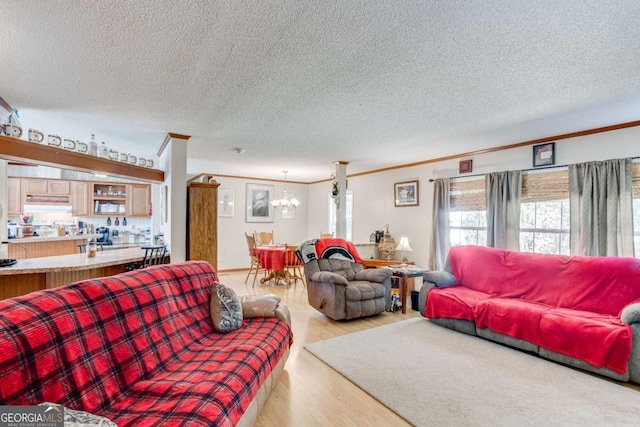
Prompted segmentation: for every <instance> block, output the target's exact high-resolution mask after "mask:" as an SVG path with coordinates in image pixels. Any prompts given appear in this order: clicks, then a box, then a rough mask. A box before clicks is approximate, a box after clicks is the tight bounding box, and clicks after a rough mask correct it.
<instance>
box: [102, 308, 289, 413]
mask: <svg viewBox="0 0 640 427" xmlns="http://www.w3.org/2000/svg"><path fill="white" fill-rule="evenodd" d="M290 343H291V341H290V328H289V327H288V326H287V325H286V324H285V323H284V322H281V321H280V320H278V319H276V318H275V317H265V318H261V317H258V318H252V319H247V320H245V322H244V326H243V327H242V328H239V329H235V330H233V331H231V332H227V333H225V334H220V333H211V334H207V335H205V336H202V337H200V339H199V340H198V341H197V342H192V343H190V344H188V345H186V346H185V347H184V348H183V349H181V350H180V351H178V352H176V354H175V355H174V357H172V358H171V359H170V360H168V361H167V362H166V363H165V364H164V365H163V366H161V367H158V369H156V370H155V371H154V372H153V373H151V375H149V377H148V378H146V379H144V380H141V381H137V382H135V383H133V384H132V385H131V386H130V387H129V388H127V389H126V390H122V391H121V393H120V394H119V396H118V397H117V398H116V399H114V400H113V401H110V402H104V403H105V404H106V405H107V407H106V408H104V409H103V410H102V411H100V413H101V414H103V415H105V416H106V417H108V418H110V419H112V420H117V421H118V424H119V425H129V426H152V425H158V426H165V425H167V426H178V425H181V426H234V425H236V424H237V423H238V420H240V418H241V417H242V415H243V414H244V413H245V411H246V409H247V408H248V407H249V404H250V403H251V401H252V400H253V399H254V398H255V396H256V395H257V393H258V389H259V388H260V385H262V384H263V383H264V381H265V379H266V378H267V376H268V375H269V374H270V373H271V372H272V371H273V369H274V368H275V367H276V365H277V364H278V361H279V360H280V359H282V357H284V356H285V355H286V353H287V351H288V349H289V345H290Z"/></svg>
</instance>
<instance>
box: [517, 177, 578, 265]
mask: <svg viewBox="0 0 640 427" xmlns="http://www.w3.org/2000/svg"><path fill="white" fill-rule="evenodd" d="M569 224H570V217H569V171H568V170H567V169H562V170H553V171H544V172H536V171H530V172H528V173H526V174H524V175H523V176H522V203H521V205H520V250H521V251H523V252H536V253H541V254H559V255H569V254H570V240H571V239H570V235H569Z"/></svg>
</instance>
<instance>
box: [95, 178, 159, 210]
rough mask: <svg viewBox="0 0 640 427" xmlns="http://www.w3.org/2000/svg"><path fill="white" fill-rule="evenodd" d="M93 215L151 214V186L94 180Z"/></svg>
mask: <svg viewBox="0 0 640 427" xmlns="http://www.w3.org/2000/svg"><path fill="white" fill-rule="evenodd" d="M91 186H92V190H90V192H91V193H92V195H91V198H92V202H91V204H92V206H93V209H92V213H91V215H92V216H109V215H111V216H113V215H114V214H121V215H123V216H124V215H126V216H133V217H135V216H145V217H148V216H149V205H150V203H151V186H150V185H149V184H126V183H115V182H92V183H91Z"/></svg>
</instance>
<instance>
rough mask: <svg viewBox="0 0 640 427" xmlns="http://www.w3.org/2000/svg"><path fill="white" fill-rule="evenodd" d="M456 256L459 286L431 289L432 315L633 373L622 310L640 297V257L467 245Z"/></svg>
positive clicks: (455, 251)
mask: <svg viewBox="0 0 640 427" xmlns="http://www.w3.org/2000/svg"><path fill="white" fill-rule="evenodd" d="M449 262H450V265H451V272H452V273H453V275H454V276H455V277H456V285H455V286H453V287H449V288H433V289H431V290H430V291H429V297H428V299H427V307H426V317H431V318H437V317H440V318H456V319H464V320H470V321H474V322H475V323H476V327H477V328H479V329H485V328H488V329H491V330H492V331H494V332H497V333H501V334H504V335H507V336H510V337H512V338H519V339H523V340H526V341H529V342H532V343H534V344H536V345H538V346H540V347H543V348H546V349H549V350H551V351H555V352H557V353H560V354H564V355H566V356H570V357H574V358H577V359H580V360H584V361H586V362H588V363H590V364H592V365H594V366H596V367H599V368H601V367H607V368H609V369H611V370H613V371H615V372H618V373H624V372H625V371H626V367H627V363H628V360H629V356H630V354H631V344H632V336H633V334H632V331H631V327H630V326H629V325H626V324H623V323H622V322H621V321H620V312H621V311H622V309H623V308H624V307H625V306H627V305H629V304H631V303H633V302H638V301H640V285H639V284H640V260H637V259H635V258H619V257H584V256H571V257H567V256H561V255H542V254H531V253H524V252H514V251H507V250H503V249H495V248H487V247H481V246H462V247H453V248H451V250H450V252H449Z"/></svg>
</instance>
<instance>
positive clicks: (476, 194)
mask: <svg viewBox="0 0 640 427" xmlns="http://www.w3.org/2000/svg"><path fill="white" fill-rule="evenodd" d="M449 191H450V198H451V209H450V213H449V228H450V230H451V231H450V240H451V246H461V245H480V246H486V245H487V210H486V209H487V208H486V203H487V202H486V200H485V191H484V177H480V178H478V177H475V178H471V179H456V180H451V184H450V189H449Z"/></svg>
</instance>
